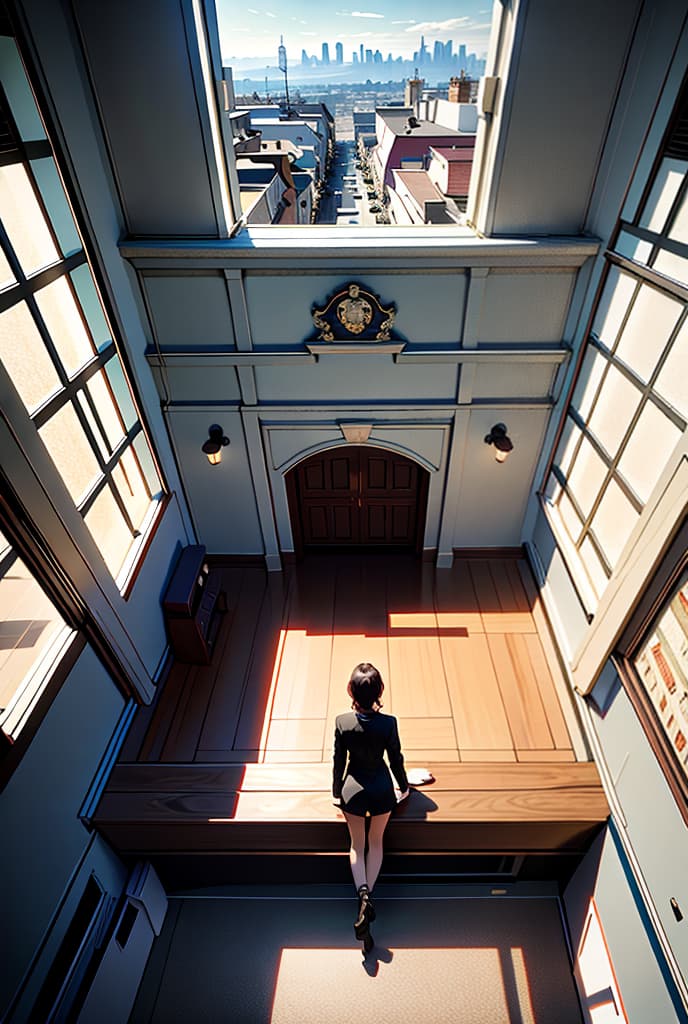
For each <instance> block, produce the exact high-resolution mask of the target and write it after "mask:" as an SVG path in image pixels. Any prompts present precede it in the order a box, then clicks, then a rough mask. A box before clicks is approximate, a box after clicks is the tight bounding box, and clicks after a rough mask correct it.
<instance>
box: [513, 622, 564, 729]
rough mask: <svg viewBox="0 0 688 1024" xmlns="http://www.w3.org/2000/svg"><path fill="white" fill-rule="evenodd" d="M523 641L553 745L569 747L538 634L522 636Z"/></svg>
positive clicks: (557, 699)
mask: <svg viewBox="0 0 688 1024" xmlns="http://www.w3.org/2000/svg"><path fill="white" fill-rule="evenodd" d="M524 642H525V645H526V650H527V652H528V657H529V659H530V663H531V665H532V668H533V676H534V678H535V681H536V684H537V687H538V689H539V691H540V697H541V698H542V703H543V705H544V708H545V713H546V715H547V721H548V723H549V728H550V732H551V733H552V739H553V741H554V746H555V747H559V748H570V747H571V737H570V735H569V731H568V729H567V727H566V720H565V719H564V715H563V712H562V710H561V704H560V703H559V697H558V696H557V692H556V690H555V688H554V680H553V678H552V674H551V673H550V671H549V668H548V666H547V659H546V658H545V652H544V651H543V649H542V644H541V643H540V638H539V637H538V636H531V635H529V636H526V637H524Z"/></svg>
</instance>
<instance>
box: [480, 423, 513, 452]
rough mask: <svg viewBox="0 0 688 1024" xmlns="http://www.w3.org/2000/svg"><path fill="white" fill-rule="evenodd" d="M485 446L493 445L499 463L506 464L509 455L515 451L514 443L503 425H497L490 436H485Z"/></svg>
mask: <svg viewBox="0 0 688 1024" xmlns="http://www.w3.org/2000/svg"><path fill="white" fill-rule="evenodd" d="M485 444H493V445H494V448H495V459H496V460H497V462H506V458H507V455H508V454H509V452H510V451H512V450H513V447H514V443H513V441H512V440H511V438H510V437H509V435H508V434H507V432H506V426H505V425H504V424H503V423H495V425H494V427H492V429H491V430H490V433H489V434H486V435H485Z"/></svg>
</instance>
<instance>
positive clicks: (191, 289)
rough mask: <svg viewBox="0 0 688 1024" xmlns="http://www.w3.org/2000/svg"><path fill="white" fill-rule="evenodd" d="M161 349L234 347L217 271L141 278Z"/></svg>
mask: <svg viewBox="0 0 688 1024" xmlns="http://www.w3.org/2000/svg"><path fill="white" fill-rule="evenodd" d="M142 280H143V283H144V287H145V289H146V294H147V295H148V299H149V302H150V308H151V312H152V316H153V325H154V330H155V333H156V337H157V341H158V344H159V345H160V347H161V348H163V349H165V348H182V349H190V348H196V347H198V348H209V347H212V346H217V347H218V348H225V349H227V348H234V347H235V343H234V330H233V328H232V319H231V316H230V311H229V300H228V298H227V284H226V282H225V279H224V277H223V276H222V275H221V274H219V273H218V274H217V275H213V276H206V275H203V276H201V275H193V276H185V275H180V276H178V277H172V276H171V277H146V276H144V277H143V278H142Z"/></svg>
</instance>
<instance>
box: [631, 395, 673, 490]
mask: <svg viewBox="0 0 688 1024" xmlns="http://www.w3.org/2000/svg"><path fill="white" fill-rule="evenodd" d="M681 434H682V431H681V430H679V429H678V427H677V426H676V424H675V423H672V422H671V420H670V419H668V418H667V417H666V416H665V415H664V413H663V412H661V411H660V410H659V409H658V408H657V406H656V405H655V404H654V403H653V402H646V404H645V407H644V408H643V411H642V412H641V414H640V417H639V419H638V422H637V423H636V425H635V427H634V428H633V433H632V434H631V437H630V438H629V441H628V444H627V445H626V448H625V450H624V453H623V455H622V456H621V458H620V460H619V471H620V473H621V474H622V475H623V477H624V478H625V479H626V480H627V481H628V483H629V484H630V485H631V487H632V488H633V490H634V491H635V493H636V494H637V495H638V497H639V498H640V499H641V500H642V501H643V502H646V501H647V500H648V498H649V497H650V495H651V493H652V488H653V487H654V485H655V484H656V483H657V480H658V479H659V477H660V475H661V473H662V470H663V469H664V467H665V466H666V464H667V462H668V461H669V456H670V455H671V453H672V451H673V450H674V448H675V447H676V445H677V444H678V441H679V438H680V437H681Z"/></svg>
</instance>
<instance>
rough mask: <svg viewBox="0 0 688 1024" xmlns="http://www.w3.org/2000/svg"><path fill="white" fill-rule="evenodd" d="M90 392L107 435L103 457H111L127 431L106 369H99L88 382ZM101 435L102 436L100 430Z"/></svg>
mask: <svg viewBox="0 0 688 1024" xmlns="http://www.w3.org/2000/svg"><path fill="white" fill-rule="evenodd" d="M87 388H88V392H89V394H90V396H91V398H92V400H93V404H94V405H95V407H96V410H97V412H98V417H99V419H100V422H101V424H102V427H103V430H104V431H105V436H104V438H103V440H104V441H105V443H106V447H104V449H103V457H104V458H105V459H106V461H107V459H109V457H110V455H112V453H113V452H114V450H115V448H116V447H117V445H119V444H121V442H122V441H123V440H124V436H125V432H124V426H123V424H122V416H121V414H120V410H119V409H118V407H117V406H116V405H115V403H114V401H113V398H112V393H111V391H110V388H109V386H108V381H107V378H106V376H105V371H104V370H99V371H98V373H96V374H95V375H94V376H93V377H91V379H90V380H89V382H88V384H87ZM98 433H99V436H102V435H101V433H100V431H99V432H98Z"/></svg>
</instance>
